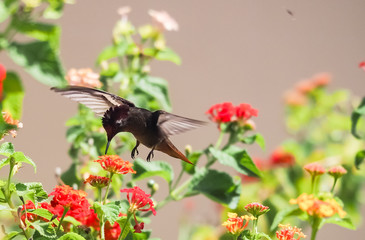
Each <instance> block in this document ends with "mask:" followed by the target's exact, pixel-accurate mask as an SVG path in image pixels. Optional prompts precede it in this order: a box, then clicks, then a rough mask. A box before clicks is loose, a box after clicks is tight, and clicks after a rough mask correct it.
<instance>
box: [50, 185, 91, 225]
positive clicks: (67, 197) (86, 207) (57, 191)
mask: <svg viewBox="0 0 365 240" xmlns="http://www.w3.org/2000/svg"><path fill="white" fill-rule="evenodd" d="M53 190H54V191H53V192H52V193H51V194H49V196H53V199H52V201H51V205H52V207H53V208H54V209H55V211H56V212H57V215H58V216H59V217H61V216H62V214H63V211H64V209H65V208H68V211H67V214H66V216H71V217H73V218H75V219H76V220H78V221H79V222H81V223H85V222H86V220H87V218H88V216H89V214H90V211H91V210H90V204H89V202H88V201H87V199H86V195H87V194H86V192H84V191H82V190H74V189H72V188H71V187H70V186H67V185H62V186H57V187H55V188H54V189H53Z"/></svg>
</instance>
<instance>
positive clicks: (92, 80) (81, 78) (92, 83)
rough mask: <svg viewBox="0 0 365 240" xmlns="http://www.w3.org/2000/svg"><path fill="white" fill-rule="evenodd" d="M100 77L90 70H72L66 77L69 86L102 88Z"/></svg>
mask: <svg viewBox="0 0 365 240" xmlns="http://www.w3.org/2000/svg"><path fill="white" fill-rule="evenodd" d="M99 77H100V75H99V74H97V73H94V72H93V70H91V69H90V68H81V69H75V68H71V69H70V70H69V71H68V72H67V75H66V76H65V78H66V80H67V82H68V84H69V85H73V86H81V87H90V88H100V87H101V85H102V84H101V82H100V81H99Z"/></svg>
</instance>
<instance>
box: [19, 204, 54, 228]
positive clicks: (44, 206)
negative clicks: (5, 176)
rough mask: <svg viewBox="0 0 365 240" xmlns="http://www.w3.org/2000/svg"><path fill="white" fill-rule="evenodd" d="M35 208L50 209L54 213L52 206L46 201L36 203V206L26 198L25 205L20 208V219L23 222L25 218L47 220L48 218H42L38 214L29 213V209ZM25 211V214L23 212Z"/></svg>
mask: <svg viewBox="0 0 365 240" xmlns="http://www.w3.org/2000/svg"><path fill="white" fill-rule="evenodd" d="M35 209H46V210H48V211H50V212H51V213H53V214H55V211H54V210H53V208H52V206H51V205H50V204H49V203H47V202H42V203H38V205H37V206H36V205H35V204H34V203H33V202H32V201H30V200H28V201H27V202H26V204H25V205H23V206H22V208H21V216H20V218H21V220H22V222H23V223H24V224H25V219H27V220H28V221H30V222H35V221H38V220H42V221H44V222H49V220H48V219H46V218H42V217H40V216H39V215H36V214H33V213H31V211H29V210H35ZM25 212H26V214H25Z"/></svg>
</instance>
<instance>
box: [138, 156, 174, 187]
mask: <svg viewBox="0 0 365 240" xmlns="http://www.w3.org/2000/svg"><path fill="white" fill-rule="evenodd" d="M133 169H134V170H135V171H136V172H137V173H136V174H134V175H133V176H132V179H133V180H134V181H138V180H141V179H145V178H150V177H153V176H159V177H162V178H163V179H165V180H166V181H167V182H168V183H169V184H171V181H172V180H173V179H174V171H173V169H172V167H171V165H170V164H168V163H167V162H161V161H153V162H146V161H144V160H142V159H140V158H139V159H136V160H135V161H134V167H133Z"/></svg>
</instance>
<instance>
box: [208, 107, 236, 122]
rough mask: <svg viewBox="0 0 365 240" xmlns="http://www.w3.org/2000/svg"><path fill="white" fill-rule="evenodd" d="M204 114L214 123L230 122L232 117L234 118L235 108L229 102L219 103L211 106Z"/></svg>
mask: <svg viewBox="0 0 365 240" xmlns="http://www.w3.org/2000/svg"><path fill="white" fill-rule="evenodd" d="M206 114H208V115H210V118H211V119H212V121H214V122H217V123H221V122H230V121H232V117H234V116H235V107H234V106H233V104H232V103H231V102H224V103H219V104H215V105H213V106H212V107H211V108H210V109H209V110H208V111H207V112H206Z"/></svg>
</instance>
